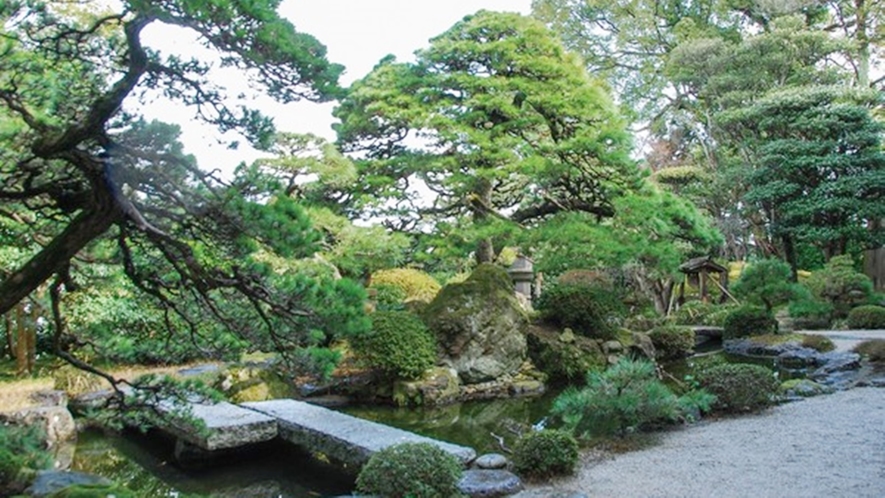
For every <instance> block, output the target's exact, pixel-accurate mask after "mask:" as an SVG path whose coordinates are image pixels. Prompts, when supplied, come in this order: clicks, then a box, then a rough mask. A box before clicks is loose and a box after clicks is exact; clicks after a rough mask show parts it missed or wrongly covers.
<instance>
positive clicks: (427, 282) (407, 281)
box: [369, 268, 442, 302]
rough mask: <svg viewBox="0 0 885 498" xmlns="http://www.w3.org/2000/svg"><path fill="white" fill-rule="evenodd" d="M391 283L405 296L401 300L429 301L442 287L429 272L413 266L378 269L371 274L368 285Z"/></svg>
mask: <svg viewBox="0 0 885 498" xmlns="http://www.w3.org/2000/svg"><path fill="white" fill-rule="evenodd" d="M381 284H385V285H393V286H396V287H398V288H399V289H401V290H402V291H403V292H404V293H405V294H406V297H405V299H403V301H413V300H419V301H428V302H429V301H431V300H433V298H434V297H435V296H436V294H437V293H438V292H439V290H440V289H441V288H442V286H441V285H440V284H439V282H437V281H436V279H435V278H433V277H432V276H430V275H429V274H427V273H425V272H423V271H421V270H416V269H414V268H393V269H388V270H379V271H376V272H375V273H373V274H372V278H371V279H370V280H369V286H370V287H376V286H378V285H381Z"/></svg>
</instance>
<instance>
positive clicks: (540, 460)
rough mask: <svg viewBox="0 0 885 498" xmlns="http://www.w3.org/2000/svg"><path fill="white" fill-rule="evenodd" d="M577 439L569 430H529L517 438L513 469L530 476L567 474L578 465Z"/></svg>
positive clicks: (544, 476)
mask: <svg viewBox="0 0 885 498" xmlns="http://www.w3.org/2000/svg"><path fill="white" fill-rule="evenodd" d="M578 456H579V453H578V441H577V440H576V439H575V437H574V436H572V434H571V433H570V432H566V431H561V430H555V429H544V430H540V431H533V432H529V433H528V434H525V435H523V436H522V437H520V438H519V439H518V440H517V441H516V446H514V448H513V468H514V470H516V472H517V473H518V474H519V475H521V476H525V477H530V478H541V479H543V478H547V477H551V476H555V475H567V474H571V473H572V472H574V470H575V467H576V466H577V465H578Z"/></svg>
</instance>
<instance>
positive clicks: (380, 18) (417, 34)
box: [144, 0, 531, 171]
mask: <svg viewBox="0 0 885 498" xmlns="http://www.w3.org/2000/svg"><path fill="white" fill-rule="evenodd" d="M481 9H486V10H494V11H508V12H519V13H522V14H529V12H530V11H531V0H435V1H434V0H322V1H320V0H286V1H284V2H283V3H282V5H281V7H280V13H281V15H282V16H283V17H286V18H287V19H289V21H290V22H292V24H294V25H295V28H296V30H298V31H302V32H305V33H309V34H311V35H313V36H315V37H316V38H317V39H318V40H319V41H320V42H322V43H323V44H324V45H326V47H327V48H328V59H329V60H330V61H332V62H337V63H339V64H343V65H344V66H345V68H346V69H345V73H344V76H343V77H342V84H345V85H348V84H350V83H351V82H352V81H354V80H356V79H359V78H361V77H363V76H365V75H366V74H367V73H368V72H369V71H370V70H371V69H372V67H374V66H375V64H376V63H377V62H378V61H379V60H380V59H381V58H382V57H384V56H386V55H387V54H394V55H395V56H396V57H397V59H398V60H411V59H412V58H413V57H412V54H413V52H414V51H415V50H418V49H420V48H424V47H426V46H427V43H428V40H429V39H430V38H432V37H434V36H436V35H439V34H441V33H443V32H444V31H446V30H448V29H449V28H450V27H451V26H452V25H453V24H455V23H456V22H457V21H459V20H460V19H461V18H463V17H464V16H465V15H468V14H473V13H475V12H477V11H478V10H481ZM176 30H177V28H170V29H168V30H167V29H155V30H154V31H153V32H149V33H148V35H149V37H150V38H149V44H150V45H151V46H155V47H157V48H161V49H162V50H170V51H174V52H185V53H187V52H188V51H189V50H191V48H192V44H193V40H192V39H189V38H188V37H186V36H184V34H183V33H181V32H179V31H176ZM236 77H237V75H231V74H227V75H225V76H224V78H225V79H227V78H236ZM225 85H226V86H229V87H233V88H236V87H237V86H238V85H237V84H236V82H233V81H225ZM259 102H260V103H259V104H258V107H259V108H260V109H261V110H262V112H264V113H266V114H268V115H270V116H272V117H273V118H274V121H275V123H276V125H277V128H278V129H279V130H281V131H292V132H298V133H306V132H310V133H314V134H316V135H320V136H323V137H326V138H328V139H333V138H334V134H333V132H332V129H331V124H332V121H333V119H332V115H331V113H332V108H333V107H334V103H329V104H313V103H307V102H302V103H296V104H288V105H281V104H277V103H274V102H272V101H270V100H269V99H262V100H259ZM144 112H145V114H146V115H147V116H148V117H151V118H157V119H161V120H164V121H172V122H177V123H179V124H181V125H182V128H183V130H184V133H183V137H182V138H183V141H184V143H185V146H186V148H187V151H188V152H190V153H192V154H194V155H195V156H197V159H198V161H199V164H200V165H201V166H203V167H204V168H210V169H211V168H220V169H221V170H223V171H232V169H233V167H235V166H236V165H237V164H238V163H239V162H241V161H247V162H248V161H251V160H252V159H254V158H255V157H257V156H256V154H255V152H254V151H250V150H248V148H244V147H241V148H240V149H238V150H233V151H232V150H227V149H226V148H225V147H223V146H220V145H217V136H218V135H217V133H216V132H215V131H214V130H213V129H210V128H208V127H206V126H200V125H197V124H196V123H193V122H191V121H190V119H189V117H190V116H191V113H189V112H187V111H185V110H184V109H176V108H174V107H171V106H169V105H165V104H164V103H162V102H155V103H154V104H153V105H151V106H150V107H149V108H148V109H144Z"/></svg>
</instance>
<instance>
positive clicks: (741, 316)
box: [722, 306, 778, 339]
mask: <svg viewBox="0 0 885 498" xmlns="http://www.w3.org/2000/svg"><path fill="white" fill-rule="evenodd" d="M722 328H723V331H722V338H723V339H740V338H741V337H749V336H757V335H766V334H774V333H777V330H778V324H777V320H775V318H774V315H772V314H771V311H770V310H767V309H765V308H762V307H758V306H741V307H739V308H736V309H734V310H732V311H731V312H729V313H728V315H726V317H725V320H723V322H722Z"/></svg>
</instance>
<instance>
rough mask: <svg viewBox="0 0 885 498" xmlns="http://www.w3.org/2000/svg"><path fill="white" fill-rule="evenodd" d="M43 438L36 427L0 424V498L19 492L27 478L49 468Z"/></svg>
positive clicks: (26, 483)
mask: <svg viewBox="0 0 885 498" xmlns="http://www.w3.org/2000/svg"><path fill="white" fill-rule="evenodd" d="M45 438H46V434H44V433H43V431H42V430H41V429H40V428H38V427H22V426H19V425H10V424H6V423H0V494H2V495H3V496H6V495H7V494H10V495H11V494H14V493H16V492H19V491H21V490H22V489H24V488H25V487H26V486H27V485H28V482H27V480H28V475H29V474H31V473H33V472H34V471H37V470H43V469H46V468H48V467H49V466H50V465H51V464H52V457H51V455H50V453H49V452H48V451H47V450H46V441H45Z"/></svg>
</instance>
